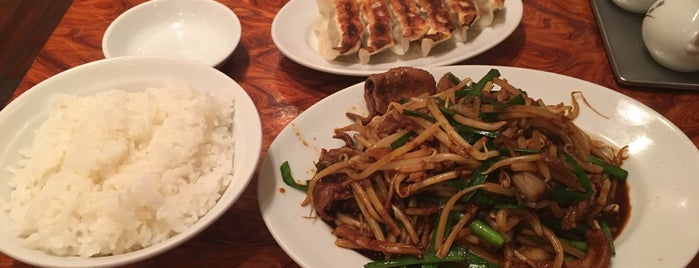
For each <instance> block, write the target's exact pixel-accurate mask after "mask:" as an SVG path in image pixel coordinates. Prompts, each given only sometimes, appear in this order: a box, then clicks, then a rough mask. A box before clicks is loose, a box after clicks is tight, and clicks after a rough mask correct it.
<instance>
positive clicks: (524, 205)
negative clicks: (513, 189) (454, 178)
mask: <svg viewBox="0 0 699 268" xmlns="http://www.w3.org/2000/svg"><path fill="white" fill-rule="evenodd" d="M494 207H495V208H525V207H527V203H524V202H523V201H522V200H519V199H517V204H504V203H503V204H497V205H495V206H494Z"/></svg>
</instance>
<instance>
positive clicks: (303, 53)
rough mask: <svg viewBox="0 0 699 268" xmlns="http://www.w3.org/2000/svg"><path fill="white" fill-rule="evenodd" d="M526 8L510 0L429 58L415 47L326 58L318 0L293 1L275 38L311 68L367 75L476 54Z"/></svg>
mask: <svg viewBox="0 0 699 268" xmlns="http://www.w3.org/2000/svg"><path fill="white" fill-rule="evenodd" d="M523 10H524V8H523V5H522V1H521V0H507V1H505V9H503V10H499V11H497V12H496V13H495V18H494V20H493V25H491V26H490V27H487V28H485V29H483V30H481V31H473V32H471V33H469V40H468V41H466V42H465V43H463V42H458V41H456V40H453V39H452V40H449V41H448V42H445V43H442V44H440V45H439V46H436V47H435V48H434V49H432V51H430V55H428V56H427V57H422V56H421V55H420V53H418V51H417V50H416V49H415V48H412V49H411V51H408V53H406V54H405V55H402V56H398V55H395V54H393V53H391V52H386V53H380V54H377V55H375V56H372V58H371V62H370V63H369V64H361V63H359V59H356V61H351V60H345V59H342V60H334V61H332V62H328V61H326V60H324V59H323V57H321V55H320V54H319V53H318V38H317V37H316V34H315V32H314V29H313V27H314V23H315V22H316V20H317V19H318V18H319V17H320V14H319V13H318V8H317V6H316V3H315V1H312V0H291V1H289V2H288V3H286V5H284V7H282V9H281V10H279V12H278V13H277V15H276V16H275V17H274V21H273V22H272V40H273V41H274V45H275V46H277V48H278V49H279V51H281V53H282V54H284V56H286V57H288V58H289V59H291V60H292V61H294V62H296V63H298V64H301V65H303V66H306V67H308V68H311V69H314V70H317V71H321V72H326V73H332V74H340V75H352V76H368V75H370V74H373V73H377V72H385V71H386V70H388V69H391V68H393V67H398V66H414V67H421V66H444V65H450V64H454V63H457V62H460V61H463V60H466V59H469V58H471V57H474V56H476V55H478V54H481V53H483V52H485V51H487V50H488V49H491V48H492V47H494V46H496V45H497V44H499V43H500V42H502V41H503V40H505V39H506V38H507V37H508V36H510V34H512V32H514V31H515V29H517V27H518V26H519V23H520V21H521V20H522V12H523Z"/></svg>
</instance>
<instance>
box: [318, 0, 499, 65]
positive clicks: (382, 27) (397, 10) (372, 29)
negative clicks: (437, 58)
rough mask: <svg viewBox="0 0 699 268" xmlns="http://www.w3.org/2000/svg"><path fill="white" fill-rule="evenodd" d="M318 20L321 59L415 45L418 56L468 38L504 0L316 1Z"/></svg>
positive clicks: (365, 57)
mask: <svg viewBox="0 0 699 268" xmlns="http://www.w3.org/2000/svg"><path fill="white" fill-rule="evenodd" d="M316 3H317V6H318V11H319V14H320V18H319V19H318V20H317V21H316V22H315V25H314V30H315V33H316V37H317V38H318V50H319V53H320V55H321V56H322V57H323V59H325V60H327V61H332V60H335V59H337V58H338V57H342V56H354V55H357V56H358V58H359V63H361V64H367V63H369V61H370V57H371V56H372V55H375V54H378V53H381V52H383V51H388V50H390V51H392V53H395V54H396V55H404V54H405V53H407V52H408V50H409V49H410V44H411V43H413V42H414V43H416V46H417V47H418V48H417V49H418V50H419V53H420V55H421V56H422V57H427V56H428V55H429V54H430V51H432V49H433V48H434V47H436V46H437V45H439V44H441V43H443V42H445V41H447V40H450V39H452V37H454V38H455V39H456V40H458V41H460V42H466V41H467V32H468V31H469V30H482V29H484V28H486V27H489V26H491V25H492V24H493V18H494V14H495V13H496V12H497V11H498V10H501V9H504V8H505V4H504V0H316Z"/></svg>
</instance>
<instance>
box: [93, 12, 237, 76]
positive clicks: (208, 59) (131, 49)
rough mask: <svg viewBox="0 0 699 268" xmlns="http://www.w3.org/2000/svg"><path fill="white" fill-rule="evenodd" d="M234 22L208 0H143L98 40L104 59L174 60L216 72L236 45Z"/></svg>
mask: <svg viewBox="0 0 699 268" xmlns="http://www.w3.org/2000/svg"><path fill="white" fill-rule="evenodd" d="M240 35H241V27H240V21H239V20H238V17H237V16H236V15H235V13H233V11H232V10H231V9H230V8H228V7H227V6H225V5H223V4H221V3H218V2H216V1H213V0H167V1H148V2H145V3H142V4H139V5H137V6H134V7H133V8H131V9H129V10H127V11H126V12H124V13H123V14H121V15H119V17H117V18H116V19H115V20H114V21H113V22H112V24H110V25H109V27H108V28H107V31H106V32H105V34H104V38H103V39H102V52H103V53H104V56H105V57H106V58H112V57H120V56H134V55H153V56H176V57H183V58H187V59H191V60H196V61H199V62H202V63H205V64H207V65H209V66H213V67H218V66H220V65H221V64H222V63H223V62H225V61H226V59H228V57H229V56H230V55H231V53H233V50H234V49H235V47H236V46H237V45H238V42H239V41H240Z"/></svg>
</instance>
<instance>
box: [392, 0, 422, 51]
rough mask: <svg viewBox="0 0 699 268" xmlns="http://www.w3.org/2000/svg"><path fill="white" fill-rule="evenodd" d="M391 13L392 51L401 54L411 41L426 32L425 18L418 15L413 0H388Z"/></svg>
mask: <svg viewBox="0 0 699 268" xmlns="http://www.w3.org/2000/svg"><path fill="white" fill-rule="evenodd" d="M389 6H390V7H391V13H392V14H393V39H394V40H395V42H396V45H395V46H394V47H393V48H392V49H391V50H392V51H393V53H396V54H398V55H403V54H405V53H406V52H408V50H409V49H410V43H411V42H412V41H415V40H418V39H420V38H422V36H423V35H425V33H426V32H427V29H428V26H427V20H426V19H425V18H424V17H423V16H422V15H420V13H419V12H420V11H419V8H418V6H417V3H415V0H389Z"/></svg>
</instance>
